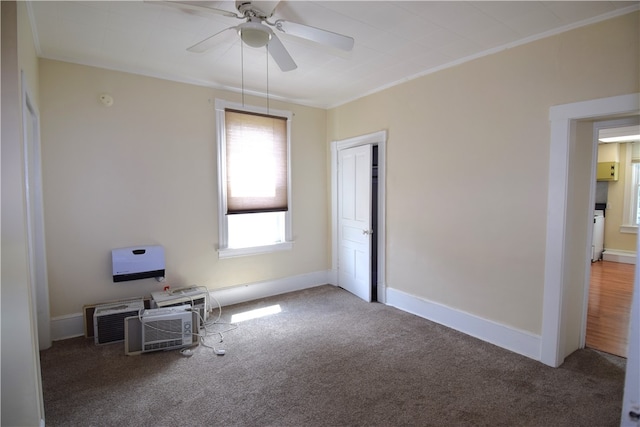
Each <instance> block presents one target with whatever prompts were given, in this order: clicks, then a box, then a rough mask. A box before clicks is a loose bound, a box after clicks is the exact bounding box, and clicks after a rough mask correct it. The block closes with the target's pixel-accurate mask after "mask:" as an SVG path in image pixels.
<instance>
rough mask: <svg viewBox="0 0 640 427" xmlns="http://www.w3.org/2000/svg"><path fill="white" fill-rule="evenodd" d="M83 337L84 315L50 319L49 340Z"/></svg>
mask: <svg viewBox="0 0 640 427" xmlns="http://www.w3.org/2000/svg"><path fill="white" fill-rule="evenodd" d="M83 335H84V315H83V314H82V313H73V314H67V315H64V316H57V317H52V318H51V339H52V340H53V341H60V340H66V339H67V338H74V337H79V336H83Z"/></svg>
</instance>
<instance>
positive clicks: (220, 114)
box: [214, 99, 293, 259]
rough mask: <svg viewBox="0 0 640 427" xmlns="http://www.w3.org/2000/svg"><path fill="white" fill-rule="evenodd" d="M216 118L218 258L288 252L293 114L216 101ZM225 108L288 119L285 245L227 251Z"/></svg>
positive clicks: (289, 247)
mask: <svg viewBox="0 0 640 427" xmlns="http://www.w3.org/2000/svg"><path fill="white" fill-rule="evenodd" d="M214 108H215V114H216V131H217V133H216V147H217V149H216V153H217V162H218V240H219V242H218V258H220V259H224V258H232V257H239V256H248V255H260V254H265V253H271V252H278V251H284V250H291V249H292V248H293V225H292V218H293V206H292V200H293V199H292V197H291V187H292V185H291V120H292V118H293V113H292V112H291V111H285V110H275V109H271V108H269V109H267V108H263V107H257V106H252V105H244V104H239V103H236V102H230V101H226V100H224V99H216V100H215V107H214ZM226 108H230V109H234V110H238V111H247V112H252V113H259V114H269V115H274V116H279V117H286V118H287V201H288V203H287V205H288V209H287V211H286V212H285V225H284V227H285V230H284V234H285V236H284V237H285V241H284V242H282V243H276V244H273V245H267V246H256V247H248V248H229V247H227V244H228V242H229V236H228V225H227V215H226V210H227V187H226V182H227V178H226V176H227V164H226V153H225V147H224V144H223V143H222V142H223V141H224V140H225V133H226V130H225V117H224V110H225V109H226Z"/></svg>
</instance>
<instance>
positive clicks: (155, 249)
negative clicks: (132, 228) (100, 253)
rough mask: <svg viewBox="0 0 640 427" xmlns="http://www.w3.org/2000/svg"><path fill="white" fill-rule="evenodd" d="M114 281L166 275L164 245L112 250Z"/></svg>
mask: <svg viewBox="0 0 640 427" xmlns="http://www.w3.org/2000/svg"><path fill="white" fill-rule="evenodd" d="M111 264H112V270H113V281H114V282H124V281H127V280H138V279H147V278H152V277H155V278H163V277H164V248H163V247H162V246H133V247H129V248H120V249H113V250H112V251H111Z"/></svg>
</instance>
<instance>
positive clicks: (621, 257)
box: [602, 248, 636, 264]
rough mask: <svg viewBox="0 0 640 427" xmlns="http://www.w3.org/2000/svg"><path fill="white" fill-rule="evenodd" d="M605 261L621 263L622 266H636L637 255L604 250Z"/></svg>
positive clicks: (630, 252) (629, 252) (615, 250)
mask: <svg viewBox="0 0 640 427" xmlns="http://www.w3.org/2000/svg"><path fill="white" fill-rule="evenodd" d="M602 259H603V260H604V261H611V262H620V263H622V264H635V263H636V253H635V252H633V251H623V250H620V249H607V248H605V249H604V252H603V253H602Z"/></svg>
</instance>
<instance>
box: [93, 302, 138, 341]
mask: <svg viewBox="0 0 640 427" xmlns="http://www.w3.org/2000/svg"><path fill="white" fill-rule="evenodd" d="M142 310H144V301H143V300H142V299H141V298H140V299H134V300H130V301H122V302H115V303H110V304H100V305H97V306H96V308H95V310H94V312H93V334H94V335H93V338H94V341H95V343H96V344H109V343H113V342H119V341H122V340H124V319H125V318H127V317H129V316H137V315H138V313H139V312H141V311H142Z"/></svg>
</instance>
